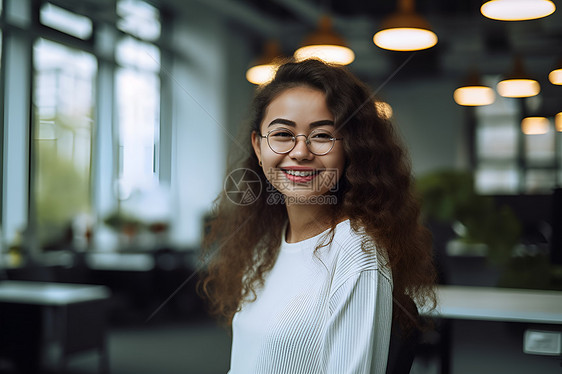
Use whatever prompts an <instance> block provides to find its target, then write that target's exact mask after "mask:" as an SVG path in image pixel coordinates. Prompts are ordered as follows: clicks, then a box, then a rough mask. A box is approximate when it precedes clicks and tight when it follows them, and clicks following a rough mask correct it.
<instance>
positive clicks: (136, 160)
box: [115, 0, 160, 199]
mask: <svg viewBox="0 0 562 374" xmlns="http://www.w3.org/2000/svg"><path fill="white" fill-rule="evenodd" d="M117 10H118V14H119V16H120V17H121V19H120V22H118V27H119V28H120V29H122V30H123V31H126V32H129V33H131V34H132V35H134V36H135V37H133V36H130V35H126V36H124V37H122V38H121V39H120V40H119V42H118V43H117V46H116V51H115V56H116V60H117V63H118V64H119V66H120V67H119V68H118V69H117V71H116V88H117V103H118V118H119V181H118V182H119V183H118V185H119V198H120V199H127V198H129V197H130V196H131V194H132V193H134V192H135V191H137V192H143V191H146V190H150V189H152V188H153V187H154V186H155V185H156V184H157V183H158V176H157V174H156V167H155V162H156V152H155V151H156V149H157V147H158V140H159V139H158V135H159V128H160V77H159V72H160V50H159V48H158V47H157V46H156V45H154V44H151V43H148V42H146V41H144V40H141V39H139V38H145V39H147V40H154V39H156V38H158V37H159V36H160V21H159V18H158V13H157V11H156V10H155V9H154V8H153V7H151V6H150V5H148V4H146V3H144V2H140V1H132V0H127V1H120V2H119V3H118V8H117Z"/></svg>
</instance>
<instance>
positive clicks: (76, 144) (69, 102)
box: [32, 39, 97, 248]
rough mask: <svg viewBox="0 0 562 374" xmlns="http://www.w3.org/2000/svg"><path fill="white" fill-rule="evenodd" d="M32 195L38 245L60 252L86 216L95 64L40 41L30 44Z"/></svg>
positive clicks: (78, 53) (89, 57)
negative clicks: (32, 74) (56, 248)
mask: <svg viewBox="0 0 562 374" xmlns="http://www.w3.org/2000/svg"><path fill="white" fill-rule="evenodd" d="M33 63H34V69H35V77H34V97H33V108H34V129H33V155H34V168H33V173H34V175H33V180H34V185H33V187H32V188H33V190H32V193H33V194H34V197H35V207H36V220H37V228H38V235H39V240H40V243H41V245H42V246H43V247H44V248H48V247H50V246H51V245H53V246H55V245H56V246H57V247H58V248H61V244H68V243H67V241H70V240H71V239H72V236H71V227H72V223H73V221H75V220H76V219H77V218H78V217H80V216H81V215H84V214H88V213H90V209H91V201H90V195H91V194H90V164H91V149H92V146H91V145H92V126H93V113H94V105H95V102H94V83H95V74H96V69H97V64H96V59H95V58H94V56H92V55H91V54H88V53H86V52H82V51H79V50H74V49H70V48H67V47H64V46H62V45H59V44H56V43H53V42H50V41H47V40H44V39H39V40H38V41H37V42H36V43H35V45H34V61H33Z"/></svg>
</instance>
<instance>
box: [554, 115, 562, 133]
mask: <svg viewBox="0 0 562 374" xmlns="http://www.w3.org/2000/svg"><path fill="white" fill-rule="evenodd" d="M554 127H556V131H558V132H562V112H559V113H557V114H556V115H555V116H554Z"/></svg>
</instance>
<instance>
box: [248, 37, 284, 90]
mask: <svg viewBox="0 0 562 374" xmlns="http://www.w3.org/2000/svg"><path fill="white" fill-rule="evenodd" d="M281 58H282V56H281V47H280V46H279V43H278V42H276V41H268V42H267V43H266V44H265V48H264V53H263V55H262V56H261V57H260V58H259V59H258V60H257V61H256V62H255V63H254V65H253V66H252V67H250V68H249V69H248V70H247V71H246V79H247V80H248V81H249V82H250V83H253V84H258V85H260V84H266V83H269V82H271V80H272V79H273V77H274V76H275V72H276V71H277V68H278V67H279V63H278V61H279V60H280V59H281Z"/></svg>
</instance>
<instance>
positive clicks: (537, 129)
mask: <svg viewBox="0 0 562 374" xmlns="http://www.w3.org/2000/svg"><path fill="white" fill-rule="evenodd" d="M548 125H549V121H548V118H546V117H526V118H523V120H522V121H521V130H522V131H523V134H525V135H542V134H546V133H547V132H548Z"/></svg>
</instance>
